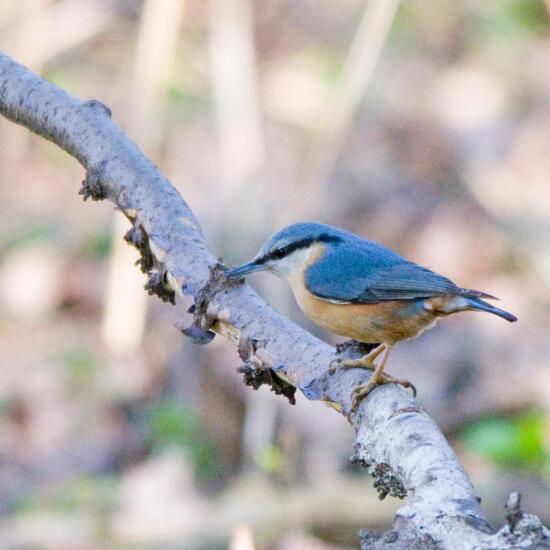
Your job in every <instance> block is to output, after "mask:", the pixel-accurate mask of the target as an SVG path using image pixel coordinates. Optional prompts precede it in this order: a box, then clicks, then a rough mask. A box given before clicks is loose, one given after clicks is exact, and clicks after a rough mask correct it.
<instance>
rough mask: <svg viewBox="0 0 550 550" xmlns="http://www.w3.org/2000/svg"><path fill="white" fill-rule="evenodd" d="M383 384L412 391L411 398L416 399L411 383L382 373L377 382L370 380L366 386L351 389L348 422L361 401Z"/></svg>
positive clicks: (414, 387) (413, 386) (414, 388)
mask: <svg viewBox="0 0 550 550" xmlns="http://www.w3.org/2000/svg"><path fill="white" fill-rule="evenodd" d="M385 384H398V385H400V386H403V387H404V388H410V389H411V390H412V396H413V397H416V394H417V392H416V386H415V385H414V384H413V383H412V382H409V381H408V380H402V379H401V378H394V377H393V376H390V375H389V374H385V373H382V375H381V376H380V378H379V379H378V380H373V379H371V380H369V381H368V382H367V383H366V384H361V385H359V386H357V387H356V388H354V389H353V391H352V392H351V407H350V410H349V413H348V420H350V417H351V415H352V414H354V413H356V412H357V409H358V408H359V405H360V404H361V401H363V399H365V397H367V395H369V393H370V392H371V391H372V390H373V389H374V388H376V387H377V386H384V385H385Z"/></svg>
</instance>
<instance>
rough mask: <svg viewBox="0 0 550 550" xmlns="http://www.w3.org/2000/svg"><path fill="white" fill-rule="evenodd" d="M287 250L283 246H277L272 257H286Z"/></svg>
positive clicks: (278, 258)
mask: <svg viewBox="0 0 550 550" xmlns="http://www.w3.org/2000/svg"><path fill="white" fill-rule="evenodd" d="M285 255H286V254H285V251H284V250H283V249H282V248H277V249H276V250H274V251H273V252H272V253H271V257H272V258H273V259H275V260H280V259H281V258H284V256H285Z"/></svg>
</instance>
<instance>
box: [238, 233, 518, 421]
mask: <svg viewBox="0 0 550 550" xmlns="http://www.w3.org/2000/svg"><path fill="white" fill-rule="evenodd" d="M260 270H268V271H272V272H273V273H275V274H276V275H279V276H280V277H282V278H283V279H285V280H286V281H287V282H288V283H289V284H290V286H291V288H292V291H293V293H294V297H295V298H296V301H297V302H298V305H299V306H300V308H301V309H302V310H303V312H304V313H305V314H306V316H307V317H309V318H310V319H311V320H312V321H313V322H315V323H316V324H318V325H319V326H321V327H322V328H324V329H325V330H327V331H329V332H333V333H335V334H338V335H340V336H347V337H349V338H354V339H355V340H358V341H359V342H364V343H370V344H379V345H378V346H377V347H376V348H374V349H373V350H372V351H370V352H369V353H368V354H367V355H365V356H364V357H362V358H360V359H353V360H343V361H338V363H339V365H340V366H341V367H343V368H351V367H361V368H366V369H369V370H372V371H373V374H372V377H371V378H370V380H369V382H368V383H367V384H362V385H360V386H358V387H357V388H355V390H354V392H353V401H352V412H353V411H355V410H356V409H357V407H358V405H359V403H360V401H361V399H363V398H364V397H365V396H366V395H367V394H368V393H369V392H370V391H371V390H372V389H373V388H374V387H376V386H377V385H380V384H389V383H397V384H401V385H403V386H405V387H411V388H412V389H413V392H415V393H416V390H415V388H414V386H413V385H412V384H411V383H410V382H408V381H407V380H400V379H398V378H394V377H393V376H390V375H388V374H385V373H384V367H385V365H386V361H387V360H388V355H389V352H390V349H391V347H392V346H393V345H394V344H395V343H396V342H399V341H400V340H406V339H408V338H413V337H414V336H417V335H419V334H421V333H422V332H423V331H424V330H426V329H428V328H431V327H432V326H433V325H434V324H435V322H436V321H437V320H438V319H439V317H444V316H446V315H450V314H452V313H457V312H459V311H486V312H488V313H493V314H495V315H498V316H499V317H502V318H503V319H506V320H507V321H510V322H514V321H516V320H517V319H516V317H514V316H513V315H512V314H510V313H508V312H506V311H503V310H502V309H499V308H497V307H494V306H492V305H491V304H489V303H487V302H485V301H484V300H482V298H489V299H496V298H495V297H494V296H491V295H489V294H485V293H484V292H479V291H477V290H470V289H467V288H460V287H458V286H456V285H455V284H454V283H453V282H452V281H450V280H449V279H447V278H445V277H442V276H441V275H438V274H437V273H434V272H433V271H430V270H429V269H427V268H425V267H421V266H419V265H417V264H414V263H412V262H409V261H408V260H406V259H405V258H403V257H401V256H399V255H398V254H396V253H395V252H393V251H391V250H389V249H388V248H386V247H384V246H382V245H380V244H377V243H375V242H372V241H368V240H366V239H362V238H361V237H358V236H357V235H354V234H352V233H348V232H347V231H343V230H342V229H337V228H335V227H330V226H328V225H323V224H320V223H309V222H304V223H296V224H293V225H290V226H289V227H285V228H284V229H281V230H280V231H278V232H277V233H275V234H274V235H273V236H272V237H270V238H269V239H268V240H267V241H266V242H265V244H264V245H263V246H262V248H261V249H260V251H259V252H258V254H257V255H256V257H255V258H254V259H253V260H252V261H251V262H249V263H246V264H243V265H241V266H240V267H236V268H234V269H232V270H230V271H228V272H227V276H228V277H238V276H241V275H247V274H249V273H253V272H254V271H260ZM382 353H384V355H383V357H382V359H381V360H380V362H379V364H378V365H377V366H375V364H374V360H375V359H376V358H377V357H378V356H379V355H381V354H382Z"/></svg>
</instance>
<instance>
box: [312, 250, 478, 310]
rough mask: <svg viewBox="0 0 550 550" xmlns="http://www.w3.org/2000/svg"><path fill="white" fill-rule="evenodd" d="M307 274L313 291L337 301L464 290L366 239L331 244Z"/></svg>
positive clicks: (426, 295)
mask: <svg viewBox="0 0 550 550" xmlns="http://www.w3.org/2000/svg"><path fill="white" fill-rule="evenodd" d="M304 278H305V285H306V287H307V289H308V290H309V291H310V292H311V293H312V294H314V295H315V296H317V297H319V298H321V299H324V300H327V301H335V302H351V303H366V304H369V303H377V302H380V301H384V300H412V299H415V298H427V297H430V296H437V295H438V294H454V293H460V294H462V293H463V292H464V289H461V288H458V287H457V286H456V285H455V284H454V283H453V282H452V281H450V280H449V279H447V278H445V277H442V276H441V275H438V274H437V273H434V272H433V271H430V270H429V269H427V268H425V267H422V266H419V265H417V264H414V263H412V262H409V261H407V260H405V258H403V257H401V256H399V255H398V254H396V253H395V252H392V251H391V250H388V249H387V248H385V247H383V246H381V245H378V244H376V243H372V242H370V241H365V240H361V241H360V242H358V243H356V244H354V245H353V246H348V245H346V246H336V247H334V248H328V249H327V250H326V251H325V253H324V254H323V256H321V258H319V260H318V261H317V262H316V263H314V264H312V265H311V266H310V267H309V268H307V269H306V272H305V274H304ZM470 292H473V291H470Z"/></svg>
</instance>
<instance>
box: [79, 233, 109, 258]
mask: <svg viewBox="0 0 550 550" xmlns="http://www.w3.org/2000/svg"><path fill="white" fill-rule="evenodd" d="M112 237H113V234H112V231H111V230H110V229H108V228H104V229H102V230H100V231H96V232H95V233H92V234H91V235H89V236H88V238H87V239H85V240H84V242H83V243H82V244H81V245H80V250H79V251H80V253H81V254H83V255H85V256H87V257H89V258H91V259H93V260H103V259H104V258H106V257H107V256H109V253H110V252H111V247H112V241H113V238H112Z"/></svg>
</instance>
